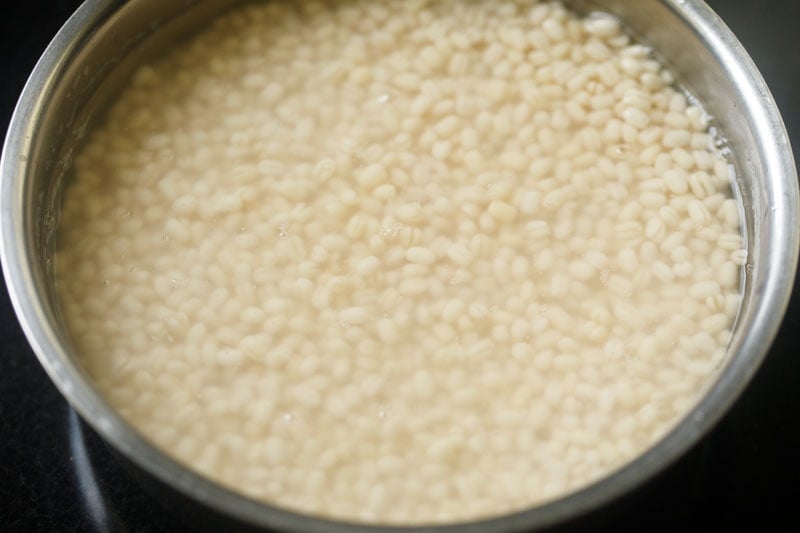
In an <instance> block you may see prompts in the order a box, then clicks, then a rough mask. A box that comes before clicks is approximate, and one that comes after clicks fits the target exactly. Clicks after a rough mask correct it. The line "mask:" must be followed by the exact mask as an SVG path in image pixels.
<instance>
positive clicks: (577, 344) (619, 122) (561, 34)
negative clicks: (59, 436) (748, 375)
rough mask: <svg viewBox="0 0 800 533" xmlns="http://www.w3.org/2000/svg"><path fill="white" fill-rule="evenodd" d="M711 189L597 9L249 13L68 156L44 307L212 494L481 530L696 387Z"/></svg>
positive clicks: (696, 127)
mask: <svg viewBox="0 0 800 533" xmlns="http://www.w3.org/2000/svg"><path fill="white" fill-rule="evenodd" d="M729 174H730V173H729V165H728V163H727V162H726V160H725V159H724V158H723V157H722V155H721V154H720V152H719V150H718V149H717V148H715V138H714V135H712V133H711V132H710V130H709V126H708V121H707V118H706V117H705V115H704V112H703V111H702V110H701V108H700V107H698V105H695V104H694V103H692V102H691V101H690V100H687V97H686V96H685V95H684V94H683V93H682V92H681V91H680V90H679V89H677V88H676V86H675V84H674V80H673V77H672V75H671V74H670V72H669V71H668V70H666V69H665V68H664V66H663V65H661V64H660V63H659V62H657V61H656V60H654V59H653V56H652V55H651V54H650V51H649V49H648V48H647V47H645V46H643V45H641V44H637V43H635V42H633V41H632V40H631V38H630V37H629V36H627V35H626V34H625V33H623V32H622V31H621V30H620V26H619V24H618V22H617V21H616V20H615V19H613V18H611V17H608V16H603V15H597V14H595V15H591V16H588V17H585V18H581V17H578V16H577V15H575V14H573V13H571V12H569V11H567V10H566V9H565V8H564V7H563V6H561V5H560V4H558V3H553V2H533V1H523V0H517V1H488V0H487V1H475V2H463V1H457V0H445V1H435V2H434V1H418V0H417V1H415V0H411V1H406V2H398V1H389V0H382V1H372V0H370V1H367V0H356V1H351V2H319V1H316V2H314V1H305V2H288V1H287V2H281V1H272V2H268V3H258V4H255V5H249V6H245V7H242V8H238V9H237V10H235V11H232V12H230V13H228V14H225V15H224V16H222V17H221V18H219V19H217V20H216V21H215V22H214V23H213V25H211V27H209V28H208V29H207V30H206V31H204V32H202V33H201V34H199V35H198V36H197V37H196V38H194V39H193V40H191V41H189V42H187V43H186V44H184V45H182V46H180V47H178V48H177V49H175V50H174V51H173V52H171V53H169V54H167V55H166V56H165V57H163V58H162V59H160V60H159V61H157V62H155V63H153V64H152V65H149V66H144V67H141V68H140V69H139V70H138V71H137V72H136V73H135V75H134V76H133V78H132V80H131V81H130V84H129V86H128V87H127V88H126V89H125V90H124V91H123V92H122V93H121V94H120V95H119V96H118V98H117V99H116V100H115V101H114V102H113V104H112V106H111V107H110V109H109V111H108V112H107V114H106V115H105V117H104V119H103V120H102V121H101V122H100V123H99V125H98V127H97V128H96V129H95V130H94V131H93V132H92V133H91V135H90V136H89V138H88V140H87V142H86V143H85V145H84V146H83V147H82V148H81V150H80V151H79V153H78V156H77V158H76V159H75V165H74V175H73V176H72V177H71V179H70V182H69V183H68V186H67V188H66V191H65V197H64V205H63V212H62V217H61V225H60V230H59V235H58V253H57V259H56V261H57V263H56V271H57V286H58V293H59V296H60V301H61V305H62V308H63V314H64V318H65V320H66V323H67V325H68V329H69V331H70V333H71V335H72V337H73V341H74V347H75V351H76V353H77V354H78V357H79V358H80V362H81V363H82V364H83V365H84V366H85V368H86V370H87V371H88V372H89V374H90V375H91V377H92V378H93V380H94V381H95V383H96V385H97V387H98V388H99V389H100V390H101V391H102V393H103V394H104V395H105V396H106V397H107V398H108V400H109V401H110V402H111V403H112V405H113V406H114V407H116V408H117V409H118V410H119V412H120V413H121V414H122V415H123V416H124V418H125V419H127V420H128V421H129V422H130V423H132V424H133V425H134V426H135V427H136V428H138V429H139V430H140V431H141V432H142V434H143V435H144V436H146V438H148V439H150V440H151V441H152V442H154V443H155V444H157V445H158V446H160V447H161V448H163V449H164V450H166V451H167V452H168V453H170V454H172V455H173V456H174V457H176V458H177V459H178V460H180V461H181V462H183V463H185V464H186V465H188V466H189V467H191V468H193V469H196V470H197V471H199V472H200V473H202V474H204V475H206V476H208V477H209V478H212V479H214V480H217V481H219V482H220V483H222V484H224V485H225V486H228V487H231V488H233V489H235V490H237V491H240V492H242V493H244V494H246V495H248V496H251V497H253V498H256V499H259V500H263V501H265V502H269V503H271V504H275V505H278V506H281V507H286V508H290V509H294V510H300V511H303V512H308V513H313V514H318V515H322V516H328V517H335V518H339V519H348V520H355V521H367V522H378V523H395V524H412V523H430V522H448V521H461V520H466V519H470V518H476V517H485V516H492V515H497V514H500V513H504V512H508V511H512V510H519V509H522V508H525V507H528V506H531V505H534V504H537V503H541V502H544V501H546V500H550V499H552V498H555V497H558V496H561V495H564V494H565V493H567V492H569V491H572V490H574V489H577V488H579V487H582V486H585V485H586V484H587V483H589V482H592V481H594V480H597V479H598V478H600V477H602V476H603V475H606V474H608V473H610V472H611V471H613V470H614V469H615V468H617V467H619V466H621V465H623V464H624V463H626V462H628V461H630V460H632V459H633V458H635V457H636V456H637V455H638V454H640V453H641V452H642V451H644V450H645V449H646V448H647V447H648V446H650V445H651V444H652V443H653V442H654V440H655V439H657V438H659V436H661V435H662V434H663V433H664V432H665V431H666V430H667V429H669V428H670V427H671V424H672V423H673V422H674V421H675V420H676V419H677V418H678V417H680V416H682V415H684V414H685V413H686V412H687V411H688V409H689V408H690V407H691V406H692V405H693V403H694V402H695V401H696V400H697V398H698V395H699V394H700V393H701V391H702V390H703V389H704V387H705V386H706V385H707V383H708V382H709V380H710V379H711V378H712V377H713V375H714V372H715V369H716V368H718V367H719V365H720V364H721V363H722V361H723V357H724V353H725V347H726V344H727V342H728V339H729V336H730V328H731V327H732V324H733V320H734V318H735V315H736V313H737V311H738V308H739V301H740V294H739V279H740V269H741V265H742V264H744V262H745V260H746V252H745V251H744V250H743V239H742V236H741V233H740V223H739V205H738V203H737V201H736V200H735V199H734V198H733V194H732V191H731V185H730V182H731V178H730V175H729Z"/></svg>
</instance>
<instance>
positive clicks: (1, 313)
mask: <svg viewBox="0 0 800 533" xmlns="http://www.w3.org/2000/svg"><path fill="white" fill-rule="evenodd" d="M631 1H634V0H631ZM79 3H80V2H79V1H78V0H28V1H26V2H9V3H6V4H5V5H4V7H3V11H4V16H3V17H2V19H0V20H2V22H0V25H2V26H1V27H2V32H1V33H0V51H2V56H1V57H2V69H3V70H2V73H3V76H2V83H0V94H1V95H2V97H1V98H0V123H2V124H7V122H8V120H9V118H10V116H11V112H12V109H13V106H14V103H15V101H16V99H17V97H18V95H19V92H20V91H21V89H22V86H23V84H24V82H25V79H26V77H27V75H28V73H29V72H30V71H31V69H32V68H33V65H34V63H35V62H36V59H37V58H38V56H39V55H40V54H41V52H42V51H43V50H44V47H45V46H46V45H47V43H48V41H49V39H50V38H51V37H52V36H53V35H54V34H55V32H56V31H57V29H58V28H59V27H60V25H61V24H62V23H63V21H64V20H66V18H67V17H68V15H69V14H70V13H71V12H72V11H73V10H74V9H75V8H76V7H77V6H78V4H79ZM709 3H710V4H711V5H712V7H714V9H716V10H717V12H718V13H719V14H720V15H721V16H722V18H723V19H724V20H725V21H726V22H727V23H728V24H729V25H730V26H731V28H732V29H733V30H734V32H735V33H736V34H737V35H738V36H739V38H740V39H741V41H742V42H743V43H744V45H745V47H746V48H747V49H748V51H749V52H750V53H751V55H752V56H753V58H754V59H755V61H756V63H757V64H758V65H759V67H760V69H761V71H762V73H763V74H764V76H765V78H766V79H767V82H768V83H769V85H770V88H771V89H772V91H773V93H774V95H775V99H776V100H777V102H778V105H779V107H780V108H781V111H782V113H783V116H784V120H785V121H786V125H787V128H788V130H789V134H790V136H791V137H792V141H793V144H794V146H795V147H796V150H795V153H796V154H798V153H800V150H798V149H800V2H797V1H795V0H714V1H711V2H709ZM799 159H800V158H799ZM799 330H800V290H798V289H795V291H794V294H793V298H792V302H791V304H790V307H789V311H788V314H787V317H786V319H785V321H784V323H783V327H782V328H781V331H780V334H779V335H778V338H777V340H776V341H775V344H774V345H773V347H772V349H771V350H770V353H769V356H768V357H767V359H766V362H765V364H764V365H763V367H762V368H761V369H760V371H759V372H758V374H757V376H756V378H755V379H754V381H753V382H752V384H751V385H750V387H749V388H748V389H747V391H746V392H745V394H744V395H743V396H742V397H741V398H740V399H739V401H738V402H737V403H736V404H735V406H734V408H733V409H732V410H731V411H730V412H729V414H728V415H727V416H726V417H725V418H724V419H723V420H722V422H721V423H720V424H719V425H718V426H717V427H716V429H715V430H714V431H713V432H712V433H711V434H710V435H709V436H708V437H707V438H705V439H704V440H703V441H702V442H701V443H700V444H699V445H698V446H696V447H695V448H694V449H693V450H692V451H691V452H690V453H689V454H687V455H686V456H685V457H684V458H683V459H682V460H680V461H679V462H678V463H677V464H676V465H674V466H673V467H672V468H670V469H669V470H668V471H667V472H666V473H665V474H663V475H662V476H660V477H659V478H657V479H656V480H654V481H652V482H651V483H649V484H648V485H646V486H645V487H644V488H643V489H642V490H640V491H637V493H636V494H635V495H634V496H633V497H632V498H629V499H628V500H626V501H625V502H624V503H623V504H621V505H617V506H614V507H612V508H609V509H605V510H604V511H603V512H602V513H600V514H599V515H597V516H596V517H592V518H591V520H590V521H589V522H588V524H589V526H590V529H598V530H603V531H640V530H641V531H674V530H700V529H713V530H718V529H722V528H732V527H735V526H744V529H745V530H759V531H800V516H798V509H797V505H798V504H797V501H796V497H795V494H794V492H795V490H796V488H797V486H798V483H800V431H798V430H797V427H798V426H800V354H799V353H798V341H800V332H799ZM182 529H185V528H184V527H183V524H182V523H181V521H180V519H179V518H177V517H176V516H173V514H172V512H171V511H170V510H169V509H168V508H166V507H164V506H162V505H161V504H160V502H159V501H157V500H155V499H154V498H153V497H151V496H150V495H149V493H148V492H146V491H145V490H144V489H142V488H141V487H140V486H139V485H138V484H137V482H136V481H135V480H134V479H133V478H132V477H130V475H129V474H128V472H127V471H126V470H125V469H123V468H121V467H120V466H119V465H118V464H117V462H116V460H115V458H114V456H113V455H111V454H110V453H109V450H108V449H107V448H106V446H105V444H104V443H103V442H102V441H100V439H99V438H98V437H97V436H95V435H94V434H93V433H92V432H91V430H88V429H86V427H85V426H83V424H82V423H81V422H80V421H79V418H78V417H77V416H76V415H75V413H74V412H73V411H72V410H71V409H70V408H69V406H68V405H67V404H66V402H65V401H64V400H63V398H62V397H61V396H60V394H59V393H58V392H57V391H56V389H55V388H54V387H53V386H52V385H51V383H50V381H49V379H48V378H47V376H46V375H45V373H44V371H43V370H42V368H41V367H40V365H39V363H38V361H37V360H36V357H35V356H34V355H33V353H32V351H31V349H30V348H29V346H28V344H27V342H26V341H25V338H24V336H23V335H22V332H21V330H20V328H19V325H18V324H17V321H16V319H15V317H14V314H13V312H12V310H11V306H10V303H9V301H8V295H7V293H6V291H5V285H4V286H3V289H2V290H0V531H178V530H182ZM737 529H739V528H737Z"/></svg>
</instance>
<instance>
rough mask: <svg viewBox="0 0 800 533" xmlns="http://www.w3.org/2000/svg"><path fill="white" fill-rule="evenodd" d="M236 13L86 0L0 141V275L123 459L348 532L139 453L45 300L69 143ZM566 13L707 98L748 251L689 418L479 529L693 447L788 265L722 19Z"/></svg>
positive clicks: (615, 6) (184, 485)
mask: <svg viewBox="0 0 800 533" xmlns="http://www.w3.org/2000/svg"><path fill="white" fill-rule="evenodd" d="M237 3H241V0H229V1H227V0H205V1H197V0H184V1H181V2H162V1H159V0H139V1H137V2H124V1H121V0H96V1H88V2H86V3H84V5H83V6H82V7H81V8H80V9H79V10H78V12H77V13H76V14H75V15H74V16H73V17H72V18H71V19H70V21H69V22H68V23H67V24H66V25H65V27H64V28H63V29H62V31H61V32H60V33H59V35H58V36H57V37H56V39H55V40H54V41H53V43H52V44H51V46H50V48H48V50H47V52H46V53H45V55H44V56H43V58H42V59H41V61H40V63H39V64H38V65H37V68H36V70H35V71H34V73H33V75H32V76H31V79H30V81H29V83H28V85H27V87H26V89H25V92H24V93H23V95H22V98H21V100H20V104H19V107H18V109H17V111H16V113H15V116H14V119H13V121H12V125H11V128H10V130H9V134H8V137H7V143H6V147H5V150H4V155H3V163H2V172H3V179H2V249H3V250H2V251H3V260H4V264H3V267H4V271H5V274H6V276H7V280H8V285H9V290H10V291H11V296H12V300H13V302H14V305H15V308H16V309H17V313H18V315H19V317H20V321H21V322H22V324H23V328H24V329H25V331H26V335H27V336H28V338H29V340H30V341H31V344H32V345H33V347H34V349H35V351H36V352H37V355H38V356H39V358H40V360H41V361H42V364H43V365H44V367H45V369H46V370H47V371H48V372H49V374H50V375H51V377H52V379H53V381H54V382H55V383H56V385H57V386H58V387H59V388H60V389H61V391H62V393H63V394H64V395H65V396H66V397H67V398H68V399H69V400H70V402H71V403H72V404H73V405H74V406H75V407H76V408H77V410H78V411H79V412H80V413H81V414H82V415H83V417H84V418H85V419H86V420H87V421H88V422H89V423H90V424H91V425H92V426H94V428H95V429H96V430H97V431H98V432H99V433H100V434H101V435H102V436H103V437H104V438H106V439H107V440H109V441H110V442H111V443H112V444H113V445H114V446H115V447H117V448H118V449H119V450H120V451H122V453H123V454H125V455H126V456H128V457H129V458H130V459H132V460H133V462H135V463H137V464H138V465H139V466H140V467H143V468H144V469H145V470H146V471H148V472H150V473H151V474H154V475H155V476H157V477H159V478H160V479H161V480H162V481H164V482H166V483H167V484H170V485H172V486H175V487H176V488H178V489H179V490H181V491H182V492H185V493H187V494H189V495H191V496H192V497H194V498H195V499H198V500H200V501H201V502H202V503H205V504H207V505H209V506H211V507H214V508H217V509H220V510H223V511H226V512H229V513H232V514H234V515H236V516H238V517H239V518H242V519H244V520H246V521H249V522H252V523H256V524H267V523H269V524H271V525H273V526H279V527H288V528H291V529H298V528H299V529H306V530H307V529H309V528H311V529H316V530H328V531H333V530H342V531H344V530H349V526H344V525H341V524H340V525H337V524H335V523H331V522H323V521H311V522H306V520H308V519H307V518H304V517H300V516H299V515H295V514H293V513H288V512H283V511H280V510H276V509H272V508H268V507H266V506H264V505H261V504H257V503H255V502H252V501H250V500H247V499H245V498H243V497H239V496H237V495H235V494H233V493H231V492H229V491H227V490H225V489H222V488H219V487H217V486H216V485H213V484H211V483H209V482H207V481H205V480H203V479H201V478H200V477H198V476H196V475H194V474H192V473H190V472H187V471H186V470H185V469H184V468H182V467H180V466H179V465H178V464H177V463H175V462H174V461H172V460H171V459H169V458H167V457H166V456H164V455H163V454H162V453H160V452H159V451H157V450H156V449H154V448H153V447H151V446H150V445H149V444H148V443H147V442H145V441H144V440H143V439H142V438H140V437H139V436H138V435H137V434H136V432H135V431H133V430H132V429H131V428H130V427H129V426H128V425H127V424H126V423H124V422H123V421H122V420H121V419H120V418H119V417H118V416H117V415H116V414H115V413H114V412H113V410H112V409H111V408H110V407H109V406H108V405H107V404H106V403H105V402H104V401H103V400H102V398H100V397H99V396H98V395H97V394H96V392H95V391H94V389H93V388H92V386H91V384H90V383H89V381H88V379H87V377H86V375H85V374H84V373H83V371H82V370H81V369H80V368H79V367H78V365H77V364H76V362H75V359H74V356H73V354H72V352H71V348H70V342H69V338H68V335H67V333H66V331H65V329H64V327H63V324H62V322H61V320H60V319H59V312H58V305H57V302H56V299H55V295H54V291H53V286H52V283H53V281H52V280H53V276H52V266H53V265H52V252H53V241H54V235H55V229H56V225H57V223H58V206H59V204H60V199H61V188H62V184H63V182H64V180H65V177H67V178H68V175H69V168H70V165H71V160H72V155H73V150H74V148H75V146H76V145H77V144H79V143H80V141H81V139H82V138H83V136H84V135H85V133H86V131H87V129H88V128H89V127H90V126H91V124H92V121H93V120H94V119H95V118H96V117H97V116H98V114H99V113H100V112H101V111H102V110H103V109H104V108H105V106H106V104H107V103H108V102H109V101H110V99H111V98H113V96H114V94H116V92H117V91H118V90H119V89H120V88H121V87H122V85H123V84H124V82H125V81H126V79H127V78H128V76H129V75H130V74H131V73H132V71H133V69H134V68H135V67H136V66H137V65H138V64H140V63H141V62H142V61H144V60H146V59H148V58H153V57H156V56H157V55H158V54H159V53H160V52H161V51H162V50H164V49H165V47H169V46H170V45H172V44H174V43H175V42H176V41H178V40H180V39H182V38H184V37H186V36H188V35H189V34H191V32H192V31H193V29H195V28H197V27H198V26H200V25H202V24H203V23H204V22H207V21H208V20H209V19H211V18H212V17H213V16H214V15H216V14H218V13H219V12H221V11H222V10H224V9H226V8H229V7H230V6H231V5H233V4H237ZM565 3H567V4H569V5H571V6H572V7H574V8H575V9H577V10H579V11H584V12H588V11H592V10H595V9H599V10H603V11H606V12H611V13H614V14H616V15H618V16H619V17H620V18H622V19H623V20H624V22H625V25H626V26H627V27H628V29H629V30H630V31H632V32H633V33H634V34H636V35H638V36H641V37H642V40H643V41H644V42H646V43H648V44H650V45H652V46H653V48H654V49H656V50H658V55H659V56H660V59H662V60H664V61H665V62H666V63H667V64H669V66H670V67H671V69H672V70H673V72H675V74H676V75H677V77H678V79H679V81H680V83H681V84H683V85H684V86H685V87H686V88H687V89H688V90H689V91H690V92H691V93H692V94H693V95H695V96H696V97H697V98H698V99H699V100H700V101H701V102H702V103H703V106H704V107H705V109H706V110H707V111H708V112H709V113H710V115H711V116H712V117H713V119H714V121H713V123H714V125H715V126H716V127H718V128H719V130H720V131H721V132H722V134H723V136H724V138H725V140H726V142H727V145H728V147H729V148H730V155H731V162H732V164H733V166H734V167H735V170H736V184H735V188H736V190H737V194H738V195H739V196H740V199H741V203H742V206H743V214H744V220H745V225H746V230H745V231H746V235H747V248H748V250H749V254H750V255H749V262H748V265H747V267H746V275H745V276H744V283H743V302H742V310H741V312H740V316H739V319H738V322H737V327H736V329H735V331H734V335H733V338H732V339H731V343H730V346H729V350H728V356H727V358H726V360H725V363H724V366H723V367H722V368H721V369H720V371H719V375H718V378H717V379H716V381H715V382H714V383H713V384H711V385H710V386H709V388H708V390H707V391H706V394H705V395H704V397H703V399H702V400H701V401H700V402H699V403H698V404H697V405H696V406H695V408H694V409H693V410H692V411H691V412H690V413H688V414H687V415H686V417H685V418H684V419H683V420H682V421H680V423H679V424H678V425H677V426H676V427H675V428H674V430H673V431H672V432H671V433H670V434H669V435H667V436H666V437H665V438H664V439H663V440H662V441H660V442H659V443H658V444H657V445H656V446H655V447H653V448H651V449H650V450H649V451H647V452H646V453H645V454H643V455H642V456H641V457H639V458H638V459H637V460H636V461H634V462H633V463H631V464H629V465H628V466H626V467H624V468H623V469H621V470H620V471H618V472H616V473H615V474H613V475H612V476H610V477H608V478H606V479H604V480H601V481H600V482H598V483H596V484H594V485H592V486H590V487H587V488H586V489H584V490H581V491H579V492H577V493H574V494H572V495H570V496H568V497H565V498H562V499H560V500H558V501H555V502H553V503H550V504H546V505H543V506H541V507H538V508H535V509H532V510H530V511H526V512H522V513H518V514H517V515H513V516H510V517H506V518H501V519H497V520H494V521H490V522H492V524H494V525H495V526H497V527H499V528H503V529H505V528H510V527H516V525H525V526H526V527H530V526H543V525H547V524H552V523H554V522H556V521H559V520H562V519H564V518H565V517H568V516H570V515H573V514H575V513H578V512H583V511H585V510H587V509H590V508H592V507H595V506H597V505H599V504H601V503H603V502H605V501H607V500H609V499H611V498H613V497H614V496H617V495H619V494H620V493H622V492H624V491H626V490H629V489H630V488H632V487H634V486H635V485H636V484H638V483H640V482H641V481H643V480H644V479H646V478H647V477H650V476H651V475H653V474H654V473H655V472H657V471H658V470H660V469H662V468H664V467H665V466H666V465H667V464H669V463H670V462H671V461H672V460H674V459H675V458H676V457H677V456H678V455H680V453H682V452H683V451H685V450H686V449H687V448H688V447H689V446H691V444H693V443H694V442H696V441H697V439H699V437H700V436H701V435H702V434H703V433H704V432H705V431H707V430H708V429H709V427H710V426H711V425H712V424H713V423H714V422H715V421H716V420H717V419H718V418H719V417H720V416H721V414H722V413H723V412H724V411H725V410H726V409H727V407H729V406H730V404H731V403H732V401H733V400H734V399H735V397H736V396H737V395H738V393H739V392H740V391H741V389H742V388H743V387H744V385H745V384H746V383H747V381H748V380H749V378H750V377H751V376H752V374H753V373H754V372H755V369H756V368H757V366H758V364H759V363H760V361H761V359H762V357H763V356H764V354H765V353H766V350H767V348H768V346H769V344H770V342H771V340H772V338H773V337H774V335H775V333H776V331H777V327H778V325H779V323H780V319H781V317H782V315H783V312H784V310H785V307H786V304H787V301H788V296H789V294H790V292H791V291H790V289H791V284H792V281H793V278H794V270H795V265H796V262H797V248H798V244H797V240H798V231H797V230H798V217H797V203H798V201H797V183H796V182H797V179H796V173H795V170H794V164H793V161H792V156H791V149H790V147H789V143H788V139H787V136H786V133H785V130H784V128H783V124H782V121H781V119H780V116H779V115H778V113H777V110H776V108H775V104H774V102H773V101H772V98H771V96H770V94H769V91H768V89H767V87H766V85H765V84H764V82H763V80H762V78H761V76H760V75H759V74H758V72H757V70H756V69H755V66H754V65H753V64H752V62H751V60H750V59H749V57H748V56H747V55H746V53H745V52H744V51H743V49H742V48H741V45H740V44H739V43H738V41H737V40H736V39H735V37H734V36H733V35H732V34H731V33H730V32H729V31H728V30H727V28H726V27H725V26H724V25H723V24H722V22H721V21H720V20H719V19H718V18H717V17H716V16H715V15H714V14H713V13H712V12H711V10H710V9H709V8H708V7H707V6H705V4H703V3H702V2H700V1H695V0H662V1H655V0H653V1H642V2H629V1H627V0H574V1H571V2H565ZM473 525H474V526H478V525H480V524H479V523H474V524H473ZM483 525H487V524H485V523H484V524H483ZM341 528H344V529H341Z"/></svg>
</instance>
